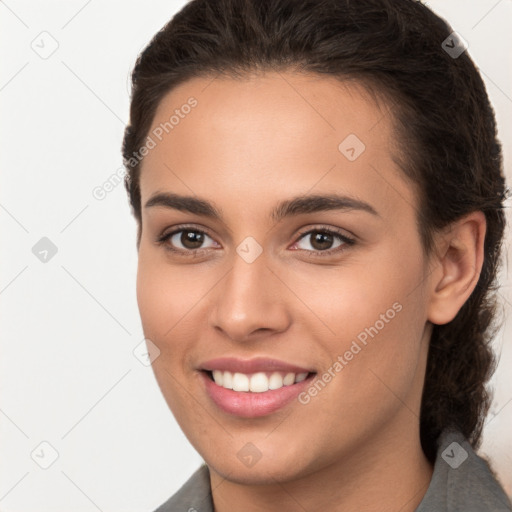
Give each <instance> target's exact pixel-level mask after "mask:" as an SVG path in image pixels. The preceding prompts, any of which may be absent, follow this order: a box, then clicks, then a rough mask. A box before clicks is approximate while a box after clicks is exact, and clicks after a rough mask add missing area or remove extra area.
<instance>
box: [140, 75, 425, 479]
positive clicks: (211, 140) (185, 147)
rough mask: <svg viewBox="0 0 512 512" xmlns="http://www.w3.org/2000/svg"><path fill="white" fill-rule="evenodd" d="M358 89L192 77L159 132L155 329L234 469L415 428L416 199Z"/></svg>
mask: <svg viewBox="0 0 512 512" xmlns="http://www.w3.org/2000/svg"><path fill="white" fill-rule="evenodd" d="M362 91H363V90H362V89H361V88H359V87H357V86H356V85H355V84H351V85H349V84H340V83H339V82H337V81H335V80H334V79H331V78H325V77H318V76H304V75H302V76H300V75H297V74H292V73H282V74H278V73H268V74H266V75H265V76H259V77H251V78H246V79H244V80H235V79H226V78H224V79H212V78H194V79H193V80H190V81H188V82H186V83H183V84H181V85H180V86H179V87H177V88H175V89H173V90H172V91H171V92H170V93H169V94H168V95H167V96H166V97H165V98H164V100H163V101H162V102H161V104H160V106H159V108H158V110H157V113H156V116H155V119H154V121H153V125H152V128H151V130H150V132H149V136H150V137H151V138H152V142H149V143H148V144H147V146H148V148H149V151H148V153H147V155H146V156H145V158H144V161H143V166H142V172H141V180H140V187H141V196H142V227H143V229H142V237H141V242H140V249H139V266H138V276H137V298H138V304H139V309H140V314H141V319H142V324H143V329H144V333H145V336H146V338H148V339H149V340H151V342H152V343H153V344H154V345H156V346H157V347H158V349H159V350H160V354H159V356H158V357H157V358H156V359H155V360H154V361H153V368H154V371H155V375H156V378H157V380H158V383H159V385H160V388H161V390H162V393H163V395H164V397H165V399H166V401H167V403H168V405H169V407H170V408H171V410H172V412H173V414H174V416H175V417H176V420H177V421H178V423H179V424H180V426H181V428H182V429H183V431H184V433H185V434H186V435H187V437H188V439H189V440H190V442H191V443H192V445H193V446H194V447H195V448H196V449H197V451H198V452H199V453H200V455H201V456H202V457H203V458H204V459H205V461H206V462H207V463H208V464H209V466H210V468H211V469H213V470H214V471H215V472H217V473H219V474H220V475H223V476H225V477H226V476H228V475H229V479H230V480H233V481H238V482H246V483H247V482H251V483H263V482H271V481H275V480H278V481H286V480H290V479H294V478H297V477H300V476H304V475H307V474H310V473H312V472H315V471H319V470H321V469H322V468H326V467H327V466H329V465H331V464H333V463H338V462H339V461H349V460H353V461H355V460H362V459H361V457H365V456H368V457H370V459H371V458H372V457H374V458H375V457H378V453H379V449H380V448H379V447H381V446H382V445H383V443H386V442H387V443H391V442H392V440H393V443H395V444H396V440H397V439H411V436H412V437H415V438H417V436H418V432H419V427H418V424H419V419H418V417H419V410H420V399H421V391H422V385H423V378H424V368H425V362H426V354H427V347H428V339H429V336H430V329H428V328H426V325H429V324H427V320H428V299H429V292H428V289H429V286H430V283H429V270H428V264H427V261H426V259H425V257H424V255H423V251H422V246H421V242H420V237H419V232H418V228H417V224H416V218H417V211H416V208H417V205H418V199H417V197H416V194H415V192H414V190H413V188H412V186H411V185H410V184H409V183H408V182H406V181H405V179H404V178H403V176H402V174H401V171H400V170H399V169H398V167H397V165H396V164H395V163H394V161H393V158H392V154H391V148H392V147H393V133H392V130H391V119H390V115H391V114H390V113H389V111H388V110H387V109H385V108H384V107H382V109H381V108H379V107H378V106H377V105H376V104H375V103H374V102H373V101H372V100H370V99H369V97H368V96H367V95H365V94H363V92H362ZM191 97H193V99H192V100H191V99H190V98H191ZM187 105H189V106H187ZM190 105H193V106H190ZM171 116H174V117H173V118H172V121H171V122H169V119H170V118H171ZM165 123H167V124H165ZM166 132H168V133H166ZM166 194H174V195H176V196H179V198H182V199H181V200H180V201H179V202H177V201H176V197H174V198H170V197H168V198H167V199H165V195H166ZM157 195H160V197H159V198H157V199H155V200H154V201H152V203H153V204H152V205H148V206H146V203H148V201H150V200H151V199H152V198H155V197H156V196H157ZM324 196H329V197H330V200H329V199H325V197H324ZM334 196H336V198H335V197H334ZM179 198H178V199H179ZM184 198H188V199H186V200H185V199H184ZM297 198H299V199H300V200H298V199H297ZM314 198H316V199H314ZM322 198H324V199H322ZM199 201H201V203H198V202H199ZM173 205H174V207H172V206H173ZM165 235H169V236H167V237H165ZM162 236H163V237H164V240H163V241H161V242H159V241H158V240H159V238H161V237H162ZM213 374H215V378H216V379H217V383H215V382H214V381H213V380H212V375H213ZM230 387H231V388H233V387H234V389H228V388H230ZM269 388H270V389H269ZM248 389H249V390H248ZM251 389H252V390H253V391H251Z"/></svg>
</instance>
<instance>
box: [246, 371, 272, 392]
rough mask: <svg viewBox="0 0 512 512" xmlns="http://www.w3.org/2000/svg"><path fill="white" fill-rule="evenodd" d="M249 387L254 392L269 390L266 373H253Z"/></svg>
mask: <svg viewBox="0 0 512 512" xmlns="http://www.w3.org/2000/svg"><path fill="white" fill-rule="evenodd" d="M249 389H250V390H251V391H253V392H254V393H263V392H264V391H268V378H267V376H266V375H265V374H264V373H261V372H260V373H255V374H253V375H251V379H250V381H249Z"/></svg>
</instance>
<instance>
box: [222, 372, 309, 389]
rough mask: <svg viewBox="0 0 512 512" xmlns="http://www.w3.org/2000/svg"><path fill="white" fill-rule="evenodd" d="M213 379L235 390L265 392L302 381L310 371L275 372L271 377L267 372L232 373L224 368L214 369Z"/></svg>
mask: <svg viewBox="0 0 512 512" xmlns="http://www.w3.org/2000/svg"><path fill="white" fill-rule="evenodd" d="M212 374H213V380H214V381H215V384H217V385H218V386H222V387H223V388H226V389H232V390H233V391H251V392H253V393H264V392H265V391H269V390H273V389H279V388H282V387H283V386H291V385H292V384H294V383H297V382H302V381H303V380H305V379H306V378H307V376H308V373H307V372H305V373H297V374H295V373H292V372H289V373H280V372H273V373H272V374H270V377H268V376H267V374H266V373H265V372H258V373H253V374H251V375H246V374H245V373H238V372H237V373H231V372H224V371H222V370H213V372H212Z"/></svg>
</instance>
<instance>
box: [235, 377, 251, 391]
mask: <svg viewBox="0 0 512 512" xmlns="http://www.w3.org/2000/svg"><path fill="white" fill-rule="evenodd" d="M233 391H249V377H248V376H247V375H245V373H235V374H234V375H233Z"/></svg>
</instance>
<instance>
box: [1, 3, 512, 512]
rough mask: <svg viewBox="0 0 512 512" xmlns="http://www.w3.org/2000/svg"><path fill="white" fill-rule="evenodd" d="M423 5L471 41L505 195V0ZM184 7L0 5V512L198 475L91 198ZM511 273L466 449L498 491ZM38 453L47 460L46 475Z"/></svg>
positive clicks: (165, 485) (114, 237) (131, 239)
mask: <svg viewBox="0 0 512 512" xmlns="http://www.w3.org/2000/svg"><path fill="white" fill-rule="evenodd" d="M429 4H430V6H431V7H432V8H433V9H434V10H435V11H436V12H438V13H439V14H441V15H442V16H443V17H445V18H446V19H447V20H448V21H449V22H450V23H451V24H452V26H453V27H454V29H455V30H457V31H458V32H459V33H460V34H462V36H463V37H464V38H465V39H466V40H467V41H468V43H469V49H468V51H469V53H470V54H471V56H472V57H473V58H474V60H475V62H476V63H477V65H478V66H479V67H480V69H481V72H482V74H483V78H484V81H485V82H486V85H487V88H488V92H489V95H490V97H491V101H492V103H493V105H494V106H495V109H496V115H497V119H498V126H499V133H500V138H501V140H502V141H503V142H504V156H505V165H506V172H507V175H508V180H509V183H511V182H512V179H511V175H512V172H511V162H512V154H511V150H512V146H511V144H510V141H511V140H512V137H511V135H512V116H511V114H512V66H511V65H510V64H511V53H512V52H511V50H512V30H511V28H512V27H511V23H512V2H511V1H510V0H500V1H497V0H478V1H471V2H470V1H468V0H459V1H455V0H450V1H447V0H437V1H430V2H429ZM183 5H184V2H183V1H175V2H169V1H164V0H159V1H154V2H151V3H147V2H142V1H139V2H122V1H121V0H108V1H103V2H99V1H98V0H92V1H91V0H89V1H84V0H80V1H67V2H63V1H62V2H56V1H46V2H35V1H32V2H19V1H18V2H16V1H15V0H6V1H0V38H1V50H0V52H1V68H0V102H1V107H2V118H1V123H0V127H1V133H0V141H1V151H0V165H1V169H2V173H3V174H2V187H1V189H0V224H1V229H2V237H3V240H2V243H1V246H0V247H1V253H0V257H1V262H2V263H1V266H0V305H1V308H2V317H1V318H2V336H1V344H2V345H1V358H0V379H1V382H0V385H1V390H2V395H1V403H0V433H1V439H2V445H1V446H2V451H1V459H2V464H1V465H0V509H1V510H2V511H4V512H7V511H16V512H22V511H34V510H38V511H39V512H45V511H52V512H56V511H69V510H74V511H76V512H81V511H83V512H88V511H95V510H102V511H152V510H153V509H154V508H156V507H157V506H158V505H159V504H160V503H162V502H163V501H165V500H166V499H167V498H168V497H169V496H170V495H171V494H173V493H174V492H175V491H176V490H177V489H178V488H179V487H180V486H181V484H182V483H184V481H185V480H186V479H187V478H188V477H189V476H190V474H191V473H192V472H193V471H194V470H195V469H196V468H197V467H198V466H199V464H200V462H201V458H200V457H199V455H198V454H197V453H196V452H195V451H194V449H193V448H192V447H191V446H190V445H189V444H188V441H187V440H186V438H185V437H184V435H183V434H182V432H181V430H180V429H179V427H178V426H177V424H176V423H175V421H174V418H173V417H172V415H171V413H170V412H169V410H168V408H167V406H166V404H165V402H164V399H163V397H162V396H161V393H160V390H159V388H158V386H157V384H156V381H155V379H154V376H153V373H152V370H151V367H149V366H148V367H147V366H144V365H143V364H142V363H141V362H140V361H139V360H138V359H137V358H136V357H135V356H134V354H133V351H134V349H136V347H137V346H138V345H139V344H140V343H141V341H142V340H143V333H142V328H141V324H140V319H139V315H138V309H137V303H136V295H135V276H136V264H137V254H136V248H135V228H136V225H135V221H134V219H133V218H132V217H131V216H130V210H129V207H128V199H127V196H126V193H125V190H124V187H123V185H122V184H121V185H118V186H117V187H115V188H114V190H112V191H111V192H109V193H108V194H107V195H106V197H105V198H104V199H103V200H98V199H96V198H95V197H94V196H93V193H92V192H93V190H94V188H95V187H98V186H101V185H102V184H103V183H104V182H105V181H107V180H108V179H109V178H110V177H111V176H112V175H114V174H116V172H119V170H120V168H121V164H122V160H121V154H120V147H121V141H122V135H123V129H124V126H125V123H126V122H127V121H128V109H129V88H128V84H129V73H130V71H131V69H132V67H133V64H134V62H135V59H136V57H137V54H138V53H139V52H140V51H141V50H142V49H143V47H144V46H145V45H146V44H147V43H148V42H149V40H150V38H151V37H152V36H153V35H154V34H155V33H156V32H157V31H158V30H159V29H160V28H161V27H162V26H163V25H164V23H165V22H166V21H167V20H169V19H170V18H171V17H172V15H173V14H174V13H175V12H177V11H178V10H179V9H180V8H181V7H182V6H183ZM42 32H47V34H43V35H41V33H42ZM440 43H441V41H440ZM57 44H58V48H57V49H56V51H55V52H54V53H53V54H52V55H51V56H47V55H45V54H44V52H49V51H50V50H51V49H52V45H57ZM41 54H42V56H43V57H47V58H42V57H41V56H40V55H41ZM454 129H457V127H456V126H454ZM509 205H510V202H509ZM508 218H509V221H510V215H509V216H508ZM509 233H510V228H508V235H507V236H508V240H507V241H508V242H509V241H510V234H509ZM42 237H48V238H49V239H50V240H51V241H52V242H53V243H54V244H55V245H56V247H57V249H58V252H57V253H56V255H55V256H53V257H52V258H51V259H49V261H47V262H46V263H43V262H41V261H40V260H39V259H38V258H36V256H35V255H34V254H33V252H32V247H33V246H34V245H35V244H36V243H37V242H38V241H39V240H40V239H41V238H42ZM507 256H508V255H507ZM509 263H510V261H509V262H508V263H507V266H505V267H504V271H503V276H502V282H503V285H504V287H503V289H502V291H501V295H502V298H503V304H504V312H505V314H506V315H507V318H508V320H507V323H506V324H505V328H504V329H503V330H502V331H500V334H499V335H498V336H497V338H496V340H495V346H496V350H497V351H498V352H499V353H501V360H500V364H499V368H498V370H497V373H496V374H495V377H494V378H493V380H492V383H493V386H494V387H495V389H496V393H495V401H494V404H493V408H492V413H491V415H490V416H489V418H488V420H487V424H486V427H485V438H484V444H483V447H482V450H481V453H483V454H486V455H488V456H489V457H490V458H491V460H493V461H494V465H495V467H496V469H497V470H498V472H499V476H500V478H501V481H502V483H503V485H505V486H506V488H507V491H508V492H509V493H510V494H512V429H510V425H512V377H511V369H512V342H511V321H510V311H511V309H512V307H511V303H512V294H511V287H510V283H511V281H510V278H509V276H510V274H509V273H508V266H509ZM42 442H46V443H49V444H50V445H51V446H52V447H53V448H50V447H49V446H48V445H46V444H43V445H41V443H42ZM53 450H55V451H56V452H57V453H58V458H57V459H56V460H55V462H54V463H53V464H52V465H51V466H50V467H48V468H47V469H43V468H42V467H40V465H47V464H49V463H50V462H52V453H53Z"/></svg>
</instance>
